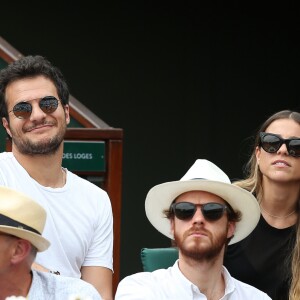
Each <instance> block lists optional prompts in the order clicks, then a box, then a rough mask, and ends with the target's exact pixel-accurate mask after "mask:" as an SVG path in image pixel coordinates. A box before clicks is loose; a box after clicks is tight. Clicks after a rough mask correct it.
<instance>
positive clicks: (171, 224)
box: [169, 218, 175, 236]
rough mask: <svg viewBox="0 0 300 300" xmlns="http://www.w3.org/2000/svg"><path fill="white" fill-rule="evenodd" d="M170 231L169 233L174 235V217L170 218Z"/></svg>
mask: <svg viewBox="0 0 300 300" xmlns="http://www.w3.org/2000/svg"><path fill="white" fill-rule="evenodd" d="M169 220H170V232H171V234H172V235H173V236H174V233H175V222H174V218H170V219H169Z"/></svg>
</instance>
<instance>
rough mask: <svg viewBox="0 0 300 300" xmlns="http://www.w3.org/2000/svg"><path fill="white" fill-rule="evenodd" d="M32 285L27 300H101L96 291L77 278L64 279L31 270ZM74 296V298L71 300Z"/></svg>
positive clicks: (63, 277) (59, 276)
mask: <svg viewBox="0 0 300 300" xmlns="http://www.w3.org/2000/svg"><path fill="white" fill-rule="evenodd" d="M32 274H33V277H32V284H31V287H30V290H29V293H28V299H29V300H41V299H45V300H69V299H75V296H78V297H79V296H80V297H81V298H78V299H82V300H101V299H102V298H101V296H100V295H99V293H98V291H97V290H96V289H95V288H94V287H93V286H92V285H91V284H90V283H88V282H86V281H83V280H81V279H78V278H72V277H65V276H61V275H55V274H50V273H47V272H39V271H35V270H32ZM72 296H74V298H71V297H72Z"/></svg>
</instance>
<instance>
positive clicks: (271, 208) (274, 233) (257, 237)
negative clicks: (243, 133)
mask: <svg viewBox="0 0 300 300" xmlns="http://www.w3.org/2000/svg"><path fill="white" fill-rule="evenodd" d="M246 170H247V178H246V179H245V180H241V181H238V182H235V184H236V185H238V186H240V187H242V188H244V189H246V190H248V191H251V192H252V193H253V194H254V195H255V196H256V198H257V200H258V202H259V204H260V208H261V217H260V221H259V223H258V225H257V227H256V228H255V229H254V231H253V232H252V233H251V234H250V235H249V236H248V237H247V238H246V239H244V240H243V241H241V242H239V243H236V244H234V245H232V246H229V247H228V249H227V251H226V254H225V260H224V265H225V266H226V267H227V269H228V270H229V272H230V273H231V274H232V276H234V277H235V278H237V279H239V280H241V281H244V282H246V283H248V284H251V285H253V286H255V287H257V288H259V289H260V290H262V291H264V292H266V293H267V294H268V295H269V296H270V297H271V298H272V299H273V300H285V299H286V300H287V299H290V300H299V299H300V249H299V248H300V242H299V234H300V225H299V217H298V216H299V198H300V114H299V113H298V112H294V111H290V110H284V111H280V112H277V113H275V114H274V115H272V116H271V117H269V118H268V119H267V120H266V121H265V122H264V123H263V124H262V126H261V128H260V129H259V131H258V133H257V136H256V139H255V144H254V149H253V152H252V155H251V158H250V160H249V162H248V164H247V167H246Z"/></svg>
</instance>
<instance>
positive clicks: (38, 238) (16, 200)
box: [0, 186, 50, 252]
mask: <svg viewBox="0 0 300 300" xmlns="http://www.w3.org/2000/svg"><path fill="white" fill-rule="evenodd" d="M46 216H47V215H46V211H45V210H44V208H43V207H42V206H40V205H39V204H38V203H37V202H35V201H34V200H32V199H31V198H29V197H27V196H26V195H24V194H23V193H20V192H18V191H15V190H13V189H11V188H8V187H4V186H1V187H0V232H4V233H7V234H11V235H13V236H16V237H19V238H21V239H24V240H27V241H29V242H30V243H31V244H32V245H34V246H35V247H36V248H37V250H38V251H39V252H41V251H44V250H46V249H47V248H48V247H49V246H50V242H49V241H48V240H47V239H45V238H44V237H42V233H43V230H44V226H45V222H46Z"/></svg>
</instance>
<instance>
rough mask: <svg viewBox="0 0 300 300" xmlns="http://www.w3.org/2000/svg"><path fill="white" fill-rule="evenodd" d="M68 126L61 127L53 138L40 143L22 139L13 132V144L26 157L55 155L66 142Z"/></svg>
mask: <svg viewBox="0 0 300 300" xmlns="http://www.w3.org/2000/svg"><path fill="white" fill-rule="evenodd" d="M66 128H67V126H66V125H65V126H63V127H60V130H59V132H58V133H57V134H56V135H55V136H54V137H52V138H50V139H49V138H48V139H44V140H41V141H38V142H32V141H30V140H29V139H21V138H20V137H19V136H15V135H14V134H13V131H11V132H12V142H13V144H15V146H16V148H17V149H18V151H19V152H20V153H22V154H25V155H33V154H40V155H48V154H54V153H56V151H57V150H58V148H59V146H60V145H61V143H62V142H63V140H64V136H65V133H66Z"/></svg>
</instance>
